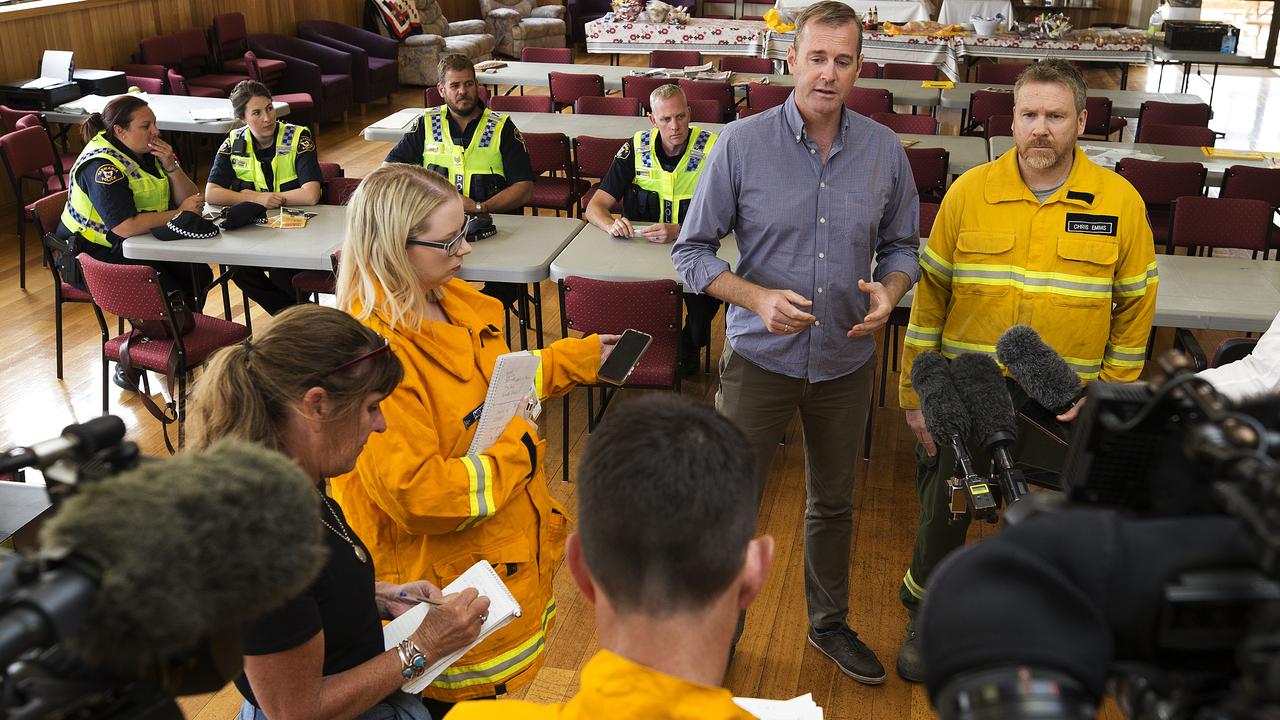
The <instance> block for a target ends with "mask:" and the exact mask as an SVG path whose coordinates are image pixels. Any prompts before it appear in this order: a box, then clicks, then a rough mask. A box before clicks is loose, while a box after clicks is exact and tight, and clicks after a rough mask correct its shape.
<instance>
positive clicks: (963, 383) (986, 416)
mask: <svg viewBox="0 0 1280 720" xmlns="http://www.w3.org/2000/svg"><path fill="white" fill-rule="evenodd" d="M951 377H952V378H953V379H954V380H955V383H956V389H957V390H958V391H959V392H960V397H961V398H962V399H963V401H964V405H965V409H966V410H968V411H969V418H970V420H971V421H972V434H973V437H974V438H976V439H977V441H978V442H979V443H981V444H982V445H983V447H985V448H986V449H987V451H988V452H990V453H991V460H992V462H993V463H994V464H995V479H996V482H997V483H999V485H1000V493H1001V495H1003V497H1004V501H1005V504H1006V505H1012V504H1013V503H1014V502H1016V501H1017V500H1018V499H1019V498H1021V497H1022V496H1023V495H1026V494H1027V481H1026V478H1024V477H1023V475H1022V471H1021V470H1018V469H1017V468H1015V467H1014V460H1013V454H1012V452H1011V449H1012V448H1013V443H1014V441H1015V440H1017V438H1018V420H1017V418H1016V417H1015V416H1014V414H1013V399H1012V398H1010V397H1009V389H1008V388H1007V387H1006V386H1005V383H1004V375H1003V374H1001V372H1000V366H999V365H996V361H995V360H992V359H991V358H989V357H987V356H986V355H980V354H978V353H963V354H961V355H960V356H958V357H957V358H956V359H955V360H953V361H952V362H951Z"/></svg>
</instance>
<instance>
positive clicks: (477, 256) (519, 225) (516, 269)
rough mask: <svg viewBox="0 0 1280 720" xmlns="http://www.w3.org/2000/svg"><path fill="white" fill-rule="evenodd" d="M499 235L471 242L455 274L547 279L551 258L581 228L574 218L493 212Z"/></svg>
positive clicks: (477, 277) (497, 278) (494, 278)
mask: <svg viewBox="0 0 1280 720" xmlns="http://www.w3.org/2000/svg"><path fill="white" fill-rule="evenodd" d="M493 224H494V225H496V226H497V227H498V234H497V235H494V236H493V237H487V238H485V239H483V240H477V241H475V242H474V243H471V254H470V255H468V256H466V257H465V258H463V260H462V270H461V271H460V272H459V273H458V277H460V278H462V279H463V280H475V281H490V280H492V281H495V282H516V283H531V282H541V281H543V280H546V279H547V272H548V267H549V266H550V265H551V261H552V260H553V259H554V258H555V257H556V256H557V255H559V254H560V251H561V250H563V249H564V247H565V245H568V244H569V242H570V241H571V240H573V238H574V237H575V236H576V235H577V234H578V231H579V230H581V229H582V227H583V223H582V221H581V220H578V219H577V218H570V217H546V216H538V217H534V216H528V215H494V216H493Z"/></svg>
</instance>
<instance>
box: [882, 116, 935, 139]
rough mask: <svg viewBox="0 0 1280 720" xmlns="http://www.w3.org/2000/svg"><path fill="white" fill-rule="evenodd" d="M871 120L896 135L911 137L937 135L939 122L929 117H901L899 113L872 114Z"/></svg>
mask: <svg viewBox="0 0 1280 720" xmlns="http://www.w3.org/2000/svg"><path fill="white" fill-rule="evenodd" d="M871 119H872V120H875V121H876V122H878V123H880V124H881V125H884V126H886V127H888V128H889V129H891V130H893V131H894V132H896V133H907V134H911V135H937V134H938V121H937V120H936V119H934V118H932V117H929V116H928V115H899V114H898V113H885V112H877V113H871Z"/></svg>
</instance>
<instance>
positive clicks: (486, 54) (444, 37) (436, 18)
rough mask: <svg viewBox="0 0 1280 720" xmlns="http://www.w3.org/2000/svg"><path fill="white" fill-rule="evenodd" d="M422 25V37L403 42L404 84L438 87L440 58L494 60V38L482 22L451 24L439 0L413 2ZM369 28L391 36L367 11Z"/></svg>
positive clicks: (401, 45)
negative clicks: (451, 55)
mask: <svg viewBox="0 0 1280 720" xmlns="http://www.w3.org/2000/svg"><path fill="white" fill-rule="evenodd" d="M414 3H415V4H416V5H417V8H418V16H419V20H420V22H421V26H422V32H421V33H420V34H415V35H409V36H408V37H406V38H404V39H403V40H401V41H400V53H399V57H400V82H401V83H403V84H405V85H435V84H436V80H437V78H436V65H437V64H438V63H439V62H440V58H441V57H443V56H444V55H448V54H450V53H459V54H462V55H466V56H467V57H469V58H471V61H472V62H480V61H481V60H488V59H490V58H492V57H493V48H494V45H495V40H494V37H493V36H492V35H490V34H488V33H487V32H486V31H485V24H484V21H483V20H459V21H457V22H449V20H448V19H447V18H445V16H444V12H443V11H442V10H441V9H440V4H439V3H438V2H436V0H414ZM365 22H366V27H367V28H371V29H376V30H377V31H378V33H379V34H381V35H383V36H386V37H391V34H390V33H389V31H388V30H387V27H386V25H385V24H383V23H382V22H378V21H377V19H376V14H370V13H369V12H368V10H367V9H366V17H365Z"/></svg>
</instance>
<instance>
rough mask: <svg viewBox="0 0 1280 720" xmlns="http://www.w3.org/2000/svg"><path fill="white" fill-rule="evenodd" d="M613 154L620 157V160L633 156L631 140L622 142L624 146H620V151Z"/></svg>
mask: <svg viewBox="0 0 1280 720" xmlns="http://www.w3.org/2000/svg"><path fill="white" fill-rule="evenodd" d="M613 156H614V157H616V158H618V159H619V160H626V159H627V158H629V157H631V143H630V142H624V143H622V147H620V148H618V152H616V153H614V154H613Z"/></svg>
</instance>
